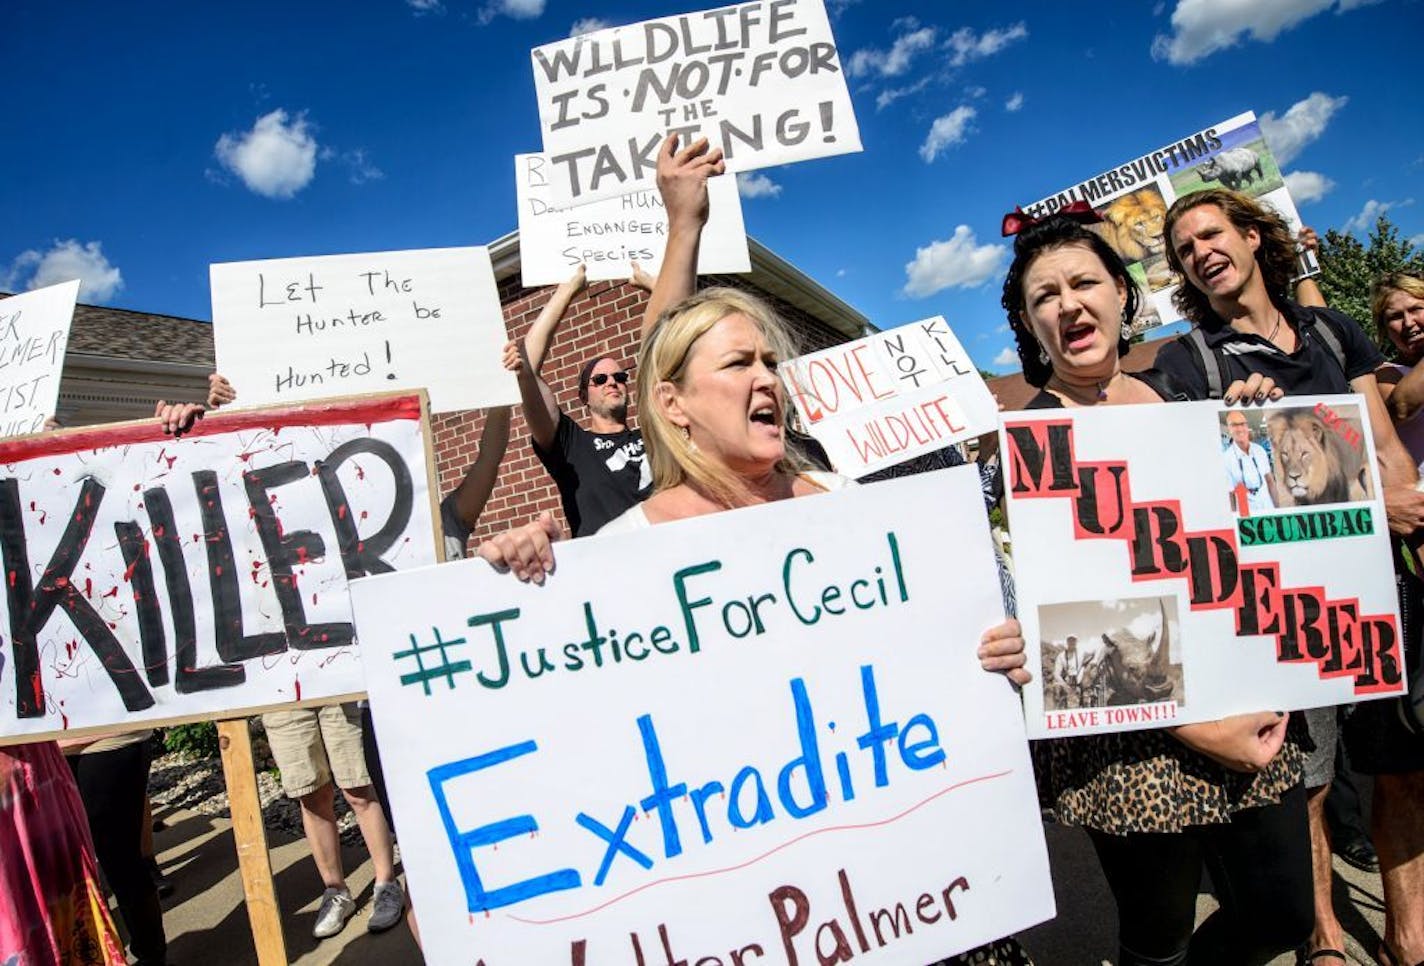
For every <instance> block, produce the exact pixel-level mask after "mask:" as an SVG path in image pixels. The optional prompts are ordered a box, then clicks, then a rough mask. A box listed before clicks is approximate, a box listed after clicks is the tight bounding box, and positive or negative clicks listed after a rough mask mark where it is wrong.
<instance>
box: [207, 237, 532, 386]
mask: <svg viewBox="0 0 1424 966" xmlns="http://www.w3.org/2000/svg"><path fill="white" fill-rule="evenodd" d="M209 272H210V275H211V280H212V296H213V342H214V348H215V349H216V352H217V366H218V371H219V372H221V373H222V374H223V375H225V376H227V377H228V379H230V380H231V381H232V384H233V385H234V386H236V387H237V392H238V402H239V403H240V404H242V405H244V406H246V405H260V404H263V403H288V402H300V401H301V400H305V399H322V398H325V397H329V396H340V395H345V394H350V393H360V392H382V391H387V390H393V389H426V390H427V391H428V392H429V394H430V408H431V411H432V412H437V413H443V412H455V411H459V410H465V409H482V408H484V407H487V406H499V405H508V404H512V403H516V402H518V401H519V388H518V386H517V385H516V384H515V381H514V375H513V374H512V373H510V372H507V371H506V370H505V369H504V367H503V365H502V364H501V363H500V354H501V352H502V351H503V349H504V344H505V342H506V341H508V336H507V335H506V334H505V328H504V313H503V311H502V310H501V308H500V304H499V293H498V291H497V290H496V289H495V282H494V270H493V269H492V268H491V267H490V260H489V253H488V252H487V251H486V250H485V249H484V248H434V249H427V250H423V251H408V252H372V253H368V254H362V255H321V256H315V257H311V258H280V259H273V260H270V261H260V262H227V263H222V264H217V265H213V266H211V267H210V269H209Z"/></svg>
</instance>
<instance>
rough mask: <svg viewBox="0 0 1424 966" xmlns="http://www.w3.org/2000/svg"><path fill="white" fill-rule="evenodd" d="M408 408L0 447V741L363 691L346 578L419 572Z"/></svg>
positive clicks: (127, 431)
mask: <svg viewBox="0 0 1424 966" xmlns="http://www.w3.org/2000/svg"><path fill="white" fill-rule="evenodd" d="M423 405H424V400H423V399H422V397H421V396H420V395H418V394H408V395H395V394H387V395H382V396H369V397H365V398H354V399H346V400H331V401H327V402H323V403H320V404H312V405H304V406H286V407H280V408H272V409H266V410H248V411H240V412H229V413H217V414H213V415H210V416H208V417H206V418H205V419H203V420H201V421H200V422H198V423H197V424H196V425H195V426H194V427H193V430H192V432H191V433H189V434H187V435H185V436H183V437H182V438H178V439H175V438H174V437H172V436H168V435H165V434H164V432H163V430H162V429H161V428H160V427H159V425H158V422H157V421H156V420H146V421H143V422H134V423H120V424H116V425H112V426H102V427H95V428H90V429H74V430H66V431H63V432H57V433H50V434H46V435H42V436H32V437H29V438H26V439H22V440H13V441H0V561H3V564H4V572H5V573H6V575H7V580H6V591H5V594H4V595H3V597H0V634H3V638H4V647H3V648H0V741H10V740H35V739H37V738H40V737H44V736H54V735H56V734H58V733H63V732H70V733H72V732H75V731H81V730H84V729H91V730H92V729H95V728H101V727H107V726H114V725H120V724H122V725H125V726H134V725H137V724H139V723H143V724H159V723H163V722H165V721H171V720H174V719H192V718H203V717H216V716H219V715H225V716H232V715H237V714H245V713H248V712H249V711H251V710H253V709H257V708H262V707H270V706H273V705H280V704H289V703H292V702H296V701H299V700H311V699H316V698H329V697H335V696H338V695H350V694H354V693H359V692H361V691H363V690H365V682H364V680H363V678H362V675H361V660H360V655H359V653H358V650H357V648H356V646H355V641H354V639H353V630H352V623H351V607H350V598H349V597H348V596H347V593H346V584H347V581H348V580H349V579H351V578H354V577H357V576H360V575H362V574H367V573H383V572H387V571H390V570H392V569H404V568H408V567H415V566H422V565H425V564H430V563H433V562H435V561H436V560H437V559H438V558H437V556H436V550H435V543H434V531H433V529H432V520H433V512H432V509H431V497H430V491H429V483H428V482H427V481H428V480H429V479H430V469H429V464H428V451H429V446H428V440H427V430H426V427H425V424H424V419H423V414H422V411H423Z"/></svg>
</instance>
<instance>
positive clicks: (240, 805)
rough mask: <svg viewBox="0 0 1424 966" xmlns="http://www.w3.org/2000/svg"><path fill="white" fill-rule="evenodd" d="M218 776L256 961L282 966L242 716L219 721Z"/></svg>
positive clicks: (283, 953)
mask: <svg viewBox="0 0 1424 966" xmlns="http://www.w3.org/2000/svg"><path fill="white" fill-rule="evenodd" d="M217 725H218V744H219V745H220V746H221V748H222V765H223V779H224V780H225V781H226V782H227V798H228V807H229V809H230V810H231V812H232V837H233V841H235V842H236V843H237V864H238V868H239V870H240V871H241V872H242V891H243V894H244V895H245V896H246V898H247V918H248V920H249V921H250V922H251V924H252V939H253V942H254V943H255V944H256V946H257V962H258V963H260V964H261V966H285V964H286V962H287V944H286V940H285V939H284V938H283V936H282V910H281V908H280V907H279V906H278V905H277V890H276V886H275V884H274V883H273V881H272V860H271V857H270V856H269V855H268V854H267V829H266V827H264V826H263V824H262V802H261V800H260V799H259V798H258V795H257V772H256V769H255V767H254V766H253V762H252V735H251V733H250V732H249V731H248V730H247V719H246V718H234V719H231V720H228V721H219V722H218V723H217Z"/></svg>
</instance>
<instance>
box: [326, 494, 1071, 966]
mask: <svg viewBox="0 0 1424 966" xmlns="http://www.w3.org/2000/svg"><path fill="white" fill-rule="evenodd" d="M554 552H555V556H556V558H557V565H558V566H557V569H556V570H555V571H554V573H553V574H552V575H551V576H550V578H549V579H548V581H547V582H546V583H545V584H544V585H543V586H542V587H536V586H532V585H525V584H520V583H518V582H517V581H515V580H514V579H513V578H512V577H510V576H509V575H507V574H497V573H495V572H493V570H492V569H491V568H490V567H489V566H488V565H487V564H486V563H485V562H484V561H483V560H466V561H459V562H456V563H451V564H445V565H443V566H441V567H436V568H433V569H430V570H422V571H419V572H411V573H405V574H390V575H385V576H379V577H372V578H369V579H366V580H358V581H355V582H353V584H352V587H351V592H352V604H353V608H354V611H355V614H356V622H357V626H358V627H359V629H360V633H361V640H362V648H363V652H364V656H365V659H366V668H367V672H368V674H367V682H368V686H369V693H370V697H371V710H372V713H373V714H374V716H375V719H376V732H377V736H378V740H379V742H380V746H381V749H382V753H383V754H382V757H383V759H384V761H385V767H386V776H387V780H388V783H389V787H390V792H391V797H392V808H393V810H394V811H395V814H396V815H398V816H399V817H400V818H399V821H400V823H401V825H400V829H401V848H402V854H403V855H404V856H405V861H406V867H407V871H408V873H409V875H410V879H411V891H412V893H413V894H414V895H417V896H419V897H420V900H419V901H420V931H421V939H422V941H423V944H424V947H425V954H426V956H427V957H428V958H429V960H430V961H431V962H438V963H479V962H483V963H484V964H485V966H522V964H526V963H567V964H570V966H573V964H585V966H593V964H623V966H635V964H637V963H653V962H663V961H664V959H663V957H664V955H666V957H667V959H666V961H667V962H677V963H681V962H686V963H702V964H703V966H711V964H713V963H720V964H723V966H732V964H734V963H741V964H744V966H753V964H755V966H773V964H798V963H810V962H816V961H818V960H819V961H822V962H828V961H831V960H830V959H829V958H828V957H831V956H832V955H834V958H835V960H836V961H841V962H845V961H854V962H860V961H861V960H862V958H863V959H864V961H865V962H867V963H876V962H887V963H888V962H898V963H917V964H918V963H927V962H933V961H934V960H936V959H939V958H940V957H942V956H945V955H948V954H951V953H954V952H956V951H959V950H963V949H966V948H971V947H973V946H977V945H980V944H982V943H984V942H986V941H988V940H990V939H994V938H997V937H999V936H1003V935H1007V934H1009V933H1011V932H1014V931H1016V930H1018V929H1022V928H1025V927H1027V926H1028V925H1031V924H1033V923H1036V922H1040V921H1042V920H1043V919H1045V918H1048V917H1049V916H1051V915H1052V914H1053V893H1052V887H1051V885H1050V882H1049V879H1048V867H1047V853H1046V850H1045V847H1044V841H1043V829H1042V824H1041V821H1040V818H1039V814H1038V805H1037V796H1036V794H1035V792H1034V786H1033V773H1032V769H1031V767H1030V765H1029V760H1028V748H1027V743H1026V742H1025V740H1024V733H1023V719H1022V713H1021V711H1020V708H1019V702H1018V698H1017V696H1016V695H1015V694H1014V692H1013V689H1012V688H1011V686H1010V685H1009V684H1008V682H1007V681H1006V680H1005V679H1004V678H1003V676H1002V675H999V674H991V673H987V672H985V671H984V670H982V669H981V668H980V666H979V660H978V658H977V656H976V653H975V652H976V649H977V647H978V643H979V636H980V633H981V632H982V631H983V630H984V629H985V628H987V627H989V626H990V625H993V624H997V623H999V622H1000V621H1002V620H1003V605H1002V601H1001V599H1000V592H999V584H998V578H997V575H996V568H995V566H994V561H993V557H992V553H991V543H990V539H989V533H988V529H987V527H986V525H985V520H984V509H983V502H982V498H981V496H980V492H979V479H978V475H977V473H976V472H975V471H974V470H973V469H972V468H968V467H964V468H959V469H954V470H946V471H942V472H940V473H929V474H924V475H922V476H918V477H913V478H909V479H904V480H895V481H891V482H887V483H880V484H876V485H875V486H867V487H855V488H851V489H847V490H843V491H841V492H837V493H829V494H823V495H818V496H808V497H804V498H801V499H796V500H785V501H782V502H779V503H775V504H769V505H764V506H757V507H750V508H746V509H742V510H733V511H728V512H725V513H718V514H713V515H710V516H704V517H699V518H697V519H693V520H684V521H682V522H679V523H667V524H662V525H659V526H654V527H651V528H649V529H646V530H642V531H639V532H636V533H629V534H619V535H612V536H605V537H598V536H594V537H588V538H585V539H581V540H575V541H573V542H572V543H570V544H558V545H557V546H556V547H555V551H554ZM614 561H616V564H614V563H613V562H614Z"/></svg>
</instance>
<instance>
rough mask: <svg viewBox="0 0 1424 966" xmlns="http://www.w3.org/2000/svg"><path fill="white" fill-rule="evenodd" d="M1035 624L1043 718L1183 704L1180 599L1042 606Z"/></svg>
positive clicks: (1104, 601)
mask: <svg viewBox="0 0 1424 966" xmlns="http://www.w3.org/2000/svg"><path fill="white" fill-rule="evenodd" d="M1038 620H1039V627H1040V629H1041V632H1042V634H1043V638H1044V640H1043V646H1042V650H1041V652H1040V659H1041V663H1042V668H1041V673H1042V675H1043V676H1042V681H1043V707H1044V710H1045V711H1064V710H1069V709H1073V708H1103V707H1116V706H1122V705H1133V704H1157V703H1159V702H1163V701H1173V702H1175V703H1176V704H1177V705H1179V706H1180V705H1184V704H1185V703H1186V691H1185V687H1184V679H1183V674H1182V651H1181V647H1182V645H1181V632H1180V629H1179V624H1178V621H1177V600H1176V598H1175V597H1170V596H1163V597H1139V598H1123V599H1119V600H1102V601H1072V602H1068V603H1061V604H1045V605H1044V606H1042V607H1040V608H1039V610H1038Z"/></svg>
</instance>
